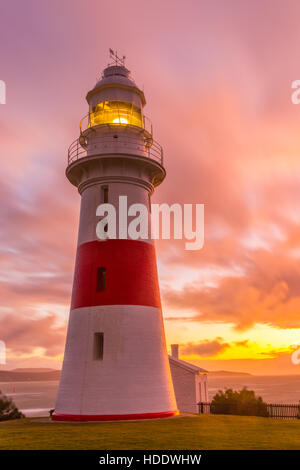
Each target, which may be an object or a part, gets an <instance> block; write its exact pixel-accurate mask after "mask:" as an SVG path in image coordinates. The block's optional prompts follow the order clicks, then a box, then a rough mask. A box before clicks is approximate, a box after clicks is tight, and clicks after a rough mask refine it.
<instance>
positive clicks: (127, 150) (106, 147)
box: [68, 133, 163, 165]
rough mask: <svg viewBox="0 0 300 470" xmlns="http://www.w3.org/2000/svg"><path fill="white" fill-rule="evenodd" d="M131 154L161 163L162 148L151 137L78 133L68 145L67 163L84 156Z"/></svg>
mask: <svg viewBox="0 0 300 470" xmlns="http://www.w3.org/2000/svg"><path fill="white" fill-rule="evenodd" d="M113 153H117V154H120V153H121V154H131V155H137V156H142V157H146V158H150V159H151V160H155V161H157V162H158V163H160V164H161V165H163V149H162V147H161V145H160V144H159V143H158V142H155V141H154V140H153V139H152V138H151V139H149V138H147V137H146V136H144V137H139V138H136V137H132V136H128V135H127V134H126V135H122V133H121V134H114V133H109V134H102V135H101V134H98V135H93V136H92V137H91V138H90V137H89V136H84V135H83V134H81V135H80V137H79V138H78V139H76V140H75V141H74V142H72V144H71V145H70V147H69V150H68V165H70V164H71V163H73V162H75V161H77V160H79V159H81V158H85V157H91V156H93V155H105V154H113Z"/></svg>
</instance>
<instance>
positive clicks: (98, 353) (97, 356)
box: [93, 333, 104, 361]
mask: <svg viewBox="0 0 300 470" xmlns="http://www.w3.org/2000/svg"><path fill="white" fill-rule="evenodd" d="M103 336H104V335H103V333H95V334H94V351H93V357H94V360H95V361H102V359H103Z"/></svg>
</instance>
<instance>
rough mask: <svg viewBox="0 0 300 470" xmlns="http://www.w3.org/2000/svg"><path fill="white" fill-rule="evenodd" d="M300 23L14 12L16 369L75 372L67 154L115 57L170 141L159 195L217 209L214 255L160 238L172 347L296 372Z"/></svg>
mask: <svg viewBox="0 0 300 470" xmlns="http://www.w3.org/2000/svg"><path fill="white" fill-rule="evenodd" d="M299 18H300V3H299V2H298V1H292V0H288V1H284V0H281V1H277V0H269V1H267V0H255V1H252V2H246V1H240V0H235V1H233V0H226V1H220V0H219V1H216V0H215V1H213V0H210V1H201V0H185V1H183V0H182V1H181V0H180V1H179V0H178V1H176V0H163V1H162V0H151V2H146V1H141V0H139V1H138V0H135V1H133V0H127V1H121V0H115V1H114V2H107V1H102V0H85V1H84V2H82V1H77V0H51V1H50V0H48V1H41V0H27V1H26V2H22V1H16V0H10V1H9V2H5V3H4V2H2V4H1V11H0V60H1V62H0V80H4V81H5V83H6V86H7V104H5V105H0V136H1V138H0V151H1V172H0V180H1V181H0V194H1V206H0V219H1V231H0V236H1V240H0V257H1V262H0V298H1V304H0V340H4V341H5V342H6V346H7V356H8V357H7V364H6V365H5V366H1V368H6V369H13V368H15V367H31V366H34V367H53V368H59V367H61V361H62V357H63V350H64V343H65V335H66V325H67V320H68V314H69V303H70V295H71V288H72V276H73V268H74V261H75V250H76V241H77V227H78V218H79V205H80V196H79V194H78V193H77V190H76V188H75V187H73V186H71V184H70V183H69V182H68V181H67V179H66V177H65V173H64V172H65V168H66V164H67V148H68V146H69V145H70V144H71V142H72V141H73V140H74V139H76V138H77V137H78V133H79V121H80V119H81V118H82V117H83V116H84V115H85V114H86V113H87V109H88V108H87V103H86V101H85V96H86V93H87V91H88V90H90V89H91V88H93V86H94V85H95V83H96V81H97V79H98V78H99V77H100V76H101V73H102V70H103V68H104V67H105V66H106V65H107V63H108V61H109V57H108V49H109V48H113V49H116V50H117V51H118V52H119V53H120V55H123V54H125V55H126V57H127V59H126V66H127V67H128V68H129V69H130V70H131V74H132V77H133V78H134V79H135V81H136V83H137V85H138V86H139V87H140V88H142V89H143V90H144V92H145V95H146V100H147V106H146V108H145V114H146V115H147V116H149V117H150V118H151V120H152V122H153V125H154V138H155V139H156V140H157V141H158V142H159V143H160V144H161V145H162V146H163V148H164V155H165V164H166V169H167V177H166V180H165V182H164V183H163V184H162V185H161V186H160V187H159V188H158V189H157V190H156V193H155V196H154V197H153V202H156V203H163V202H166V203H169V204H172V203H174V202H178V203H182V204H183V203H193V204H196V203H198V204H201V203H203V204H205V243H204V248H203V249H202V250H200V251H186V250H185V249H184V244H185V241H176V242H174V241H166V240H163V241H158V242H157V244H156V245H157V255H158V268H159V278H160V285H161V295H162V302H163V313H164V319H165V330H166V338H167V343H168V347H169V346H170V344H171V343H179V344H180V351H181V356H182V358H184V359H186V360H192V361H194V362H195V363H197V364H199V365H201V366H202V367H205V368H207V369H208V370H218V369H226V370H234V371H245V372H250V373H254V374H299V372H300V364H299V365H298V366H296V365H294V364H292V361H291V352H292V351H293V349H292V345H293V344H295V343H300V105H298V106H297V105H294V104H292V102H291V93H292V89H291V83H292V81H294V80H297V79H300V60H299V43H300V28H299Z"/></svg>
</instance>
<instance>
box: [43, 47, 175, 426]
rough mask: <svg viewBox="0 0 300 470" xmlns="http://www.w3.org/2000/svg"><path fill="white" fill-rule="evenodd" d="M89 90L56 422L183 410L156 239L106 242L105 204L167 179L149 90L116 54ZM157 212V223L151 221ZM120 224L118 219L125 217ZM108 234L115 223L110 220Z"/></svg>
mask: <svg viewBox="0 0 300 470" xmlns="http://www.w3.org/2000/svg"><path fill="white" fill-rule="evenodd" d="M110 52H111V56H113V64H111V65H109V66H108V67H107V68H106V69H105V70H104V72H103V75H102V78H101V79H100V80H99V81H98V83H97V84H96V86H95V87H94V88H93V89H92V90H91V91H89V92H88V94H87V97H86V98H87V102H88V104H89V113H88V115H87V117H86V119H83V120H82V122H81V124H80V136H79V138H78V139H77V140H76V141H75V142H74V143H73V144H72V145H71V146H70V148H69V158H68V167H67V170H66V175H67V178H68V179H69V181H70V182H71V183H72V184H73V185H74V186H76V187H77V188H78V191H79V193H80V195H81V210H80V224H79V234H78V246H77V256H76V266H75V274H74V283H73V291H72V302H71V311H70V318H69V326H68V333H67V340H66V347H65V355H64V363H63V369H62V375H61V380H60V385H59V391H58V397H57V402H56V407H55V412H54V413H53V415H52V419H53V420H55V421H102V420H128V419H147V418H148V419H149V418H162V417H168V416H173V415H175V414H177V406H176V400H175V396H174V390H173V384H172V379H171V374H170V367H169V361H168V356H167V352H166V344H165V335H164V327H163V321H162V312H161V301H160V292H159V284H158V276H157V268H156V255H155V247H154V244H153V241H152V240H151V238H150V239H137V240H136V239H134V240H133V239H130V238H129V237H126V236H124V234H121V235H120V234H119V231H118V230H117V238H115V239H110V238H107V239H106V240H99V239H98V238H97V235H96V227H97V224H98V223H99V220H100V219H101V218H100V217H99V216H97V215H96V211H97V207H98V206H99V205H100V204H104V203H110V204H112V205H114V207H115V210H116V215H117V220H119V216H121V217H122V214H120V213H119V197H120V196H127V202H128V206H130V205H131V204H134V203H135V204H136V203H140V204H143V205H145V206H146V207H147V208H148V210H149V214H150V197H151V194H152V193H153V191H154V189H155V187H156V186H158V185H159V184H160V183H161V182H162V181H163V180H164V178H165V174H166V172H165V169H164V166H163V152H162V148H161V147H160V145H159V144H157V143H156V142H155V141H154V140H153V133H152V126H151V123H150V122H149V121H148V120H147V119H146V117H145V116H144V113H143V108H144V106H145V104H146V100H145V96H144V93H143V92H142V91H141V90H140V89H139V88H138V87H137V86H136V84H135V83H134V81H133V80H132V78H130V74H129V71H128V70H127V69H126V68H125V66H124V60H123V59H122V60H120V59H119V58H118V57H117V55H116V54H114V53H113V51H110ZM150 222H151V221H150V215H149V225H150ZM117 225H118V224H117ZM105 230H107V231H108V227H107V226H106V227H105Z"/></svg>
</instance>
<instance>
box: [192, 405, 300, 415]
mask: <svg viewBox="0 0 300 470" xmlns="http://www.w3.org/2000/svg"><path fill="white" fill-rule="evenodd" d="M227 405H228V410H226V405H225V406H224V403H222V405H219V408H220V411H222V412H219V411H218V409H217V408H218V407H216V405H213V407H212V403H211V402H200V403H198V411H199V413H200V414H234V415H236V414H238V413H234V412H232V404H231V403H227ZM221 407H222V410H221ZM266 408H267V412H268V417H269V418H278V419H300V404H298V405H296V404H289V403H284V404H282V403H266Z"/></svg>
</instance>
